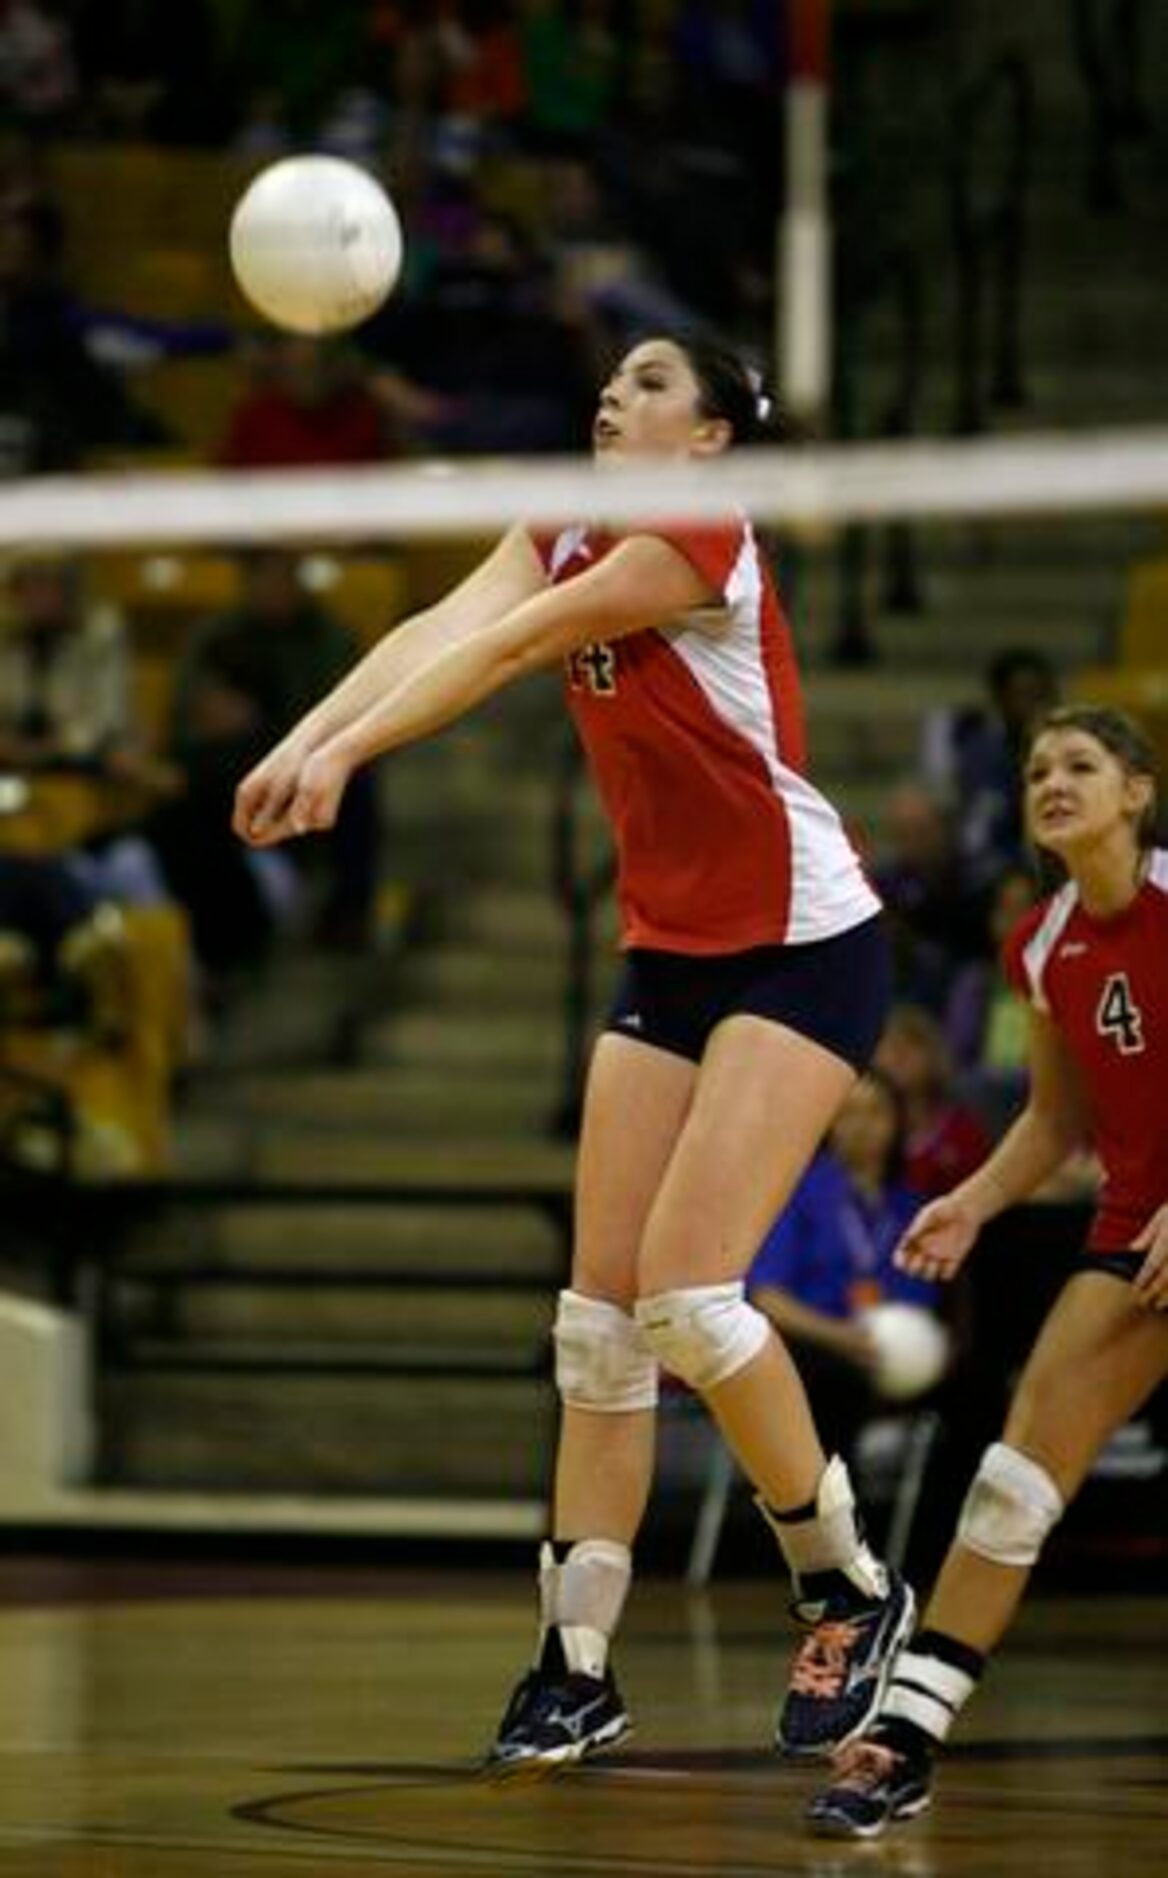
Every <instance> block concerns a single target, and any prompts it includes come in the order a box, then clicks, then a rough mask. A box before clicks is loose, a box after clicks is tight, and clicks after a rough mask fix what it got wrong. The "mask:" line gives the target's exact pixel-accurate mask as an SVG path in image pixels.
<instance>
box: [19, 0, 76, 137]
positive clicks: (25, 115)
mask: <svg viewBox="0 0 1168 1878" xmlns="http://www.w3.org/2000/svg"><path fill="white" fill-rule="evenodd" d="M76 97H77V71H76V64H75V60H74V56H73V40H72V34H71V32H70V29H69V26H68V24H67V23H66V21H65V20H63V19H61V17H60V15H59V13H58V12H56V11H49V10H48V9H46V8H45V7H42V6H38V5H37V4H36V0H0V105H2V106H3V110H4V113H5V115H6V116H7V117H10V118H14V119H15V120H16V122H17V123H20V124H25V125H27V126H29V128H30V129H37V130H46V129H49V128H52V127H54V126H56V125H57V124H59V123H60V121H61V119H62V118H64V117H66V116H67V114H68V112H69V110H70V109H71V107H72V106H73V104H74V103H75V101H76Z"/></svg>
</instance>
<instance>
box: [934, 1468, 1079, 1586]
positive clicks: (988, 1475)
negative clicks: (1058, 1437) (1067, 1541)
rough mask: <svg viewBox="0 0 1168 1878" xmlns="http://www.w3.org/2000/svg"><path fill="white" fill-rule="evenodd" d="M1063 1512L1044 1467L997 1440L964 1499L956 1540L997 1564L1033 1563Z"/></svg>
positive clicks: (1058, 1493) (1061, 1502)
mask: <svg viewBox="0 0 1168 1878" xmlns="http://www.w3.org/2000/svg"><path fill="white" fill-rule="evenodd" d="M1062 1510H1063V1496H1062V1494H1061V1493H1060V1492H1059V1490H1058V1487H1057V1486H1056V1484H1055V1482H1054V1481H1053V1480H1052V1479H1051V1477H1050V1475H1049V1474H1048V1473H1047V1471H1046V1469H1045V1467H1043V1466H1042V1465H1041V1463H1040V1462H1038V1461H1033V1460H1031V1458H1030V1456H1029V1455H1028V1454H1023V1453H1021V1452H1020V1451H1019V1449H1017V1448H1011V1447H1007V1445H1006V1443H1005V1442H1004V1441H995V1442H994V1443H993V1445H992V1447H988V1448H987V1449H986V1451H985V1453H984V1454H983V1455H982V1458H981V1465H980V1467H979V1468H978V1470H977V1473H976V1474H975V1475H974V1478H973V1483H972V1485H971V1486H970V1489H969V1492H968V1493H967V1494H966V1496H965V1503H964V1505H963V1506H962V1509H961V1517H960V1519H959V1520H958V1523H957V1537H958V1538H959V1539H960V1541H961V1543H962V1545H964V1546H967V1547H968V1548H969V1550H970V1551H971V1552H977V1553H978V1554H979V1555H980V1556H981V1557H982V1558H987V1559H991V1560H992V1561H993V1563H994V1564H996V1565H1033V1564H1034V1561H1035V1559H1036V1558H1037V1557H1038V1555H1039V1553H1040V1552H1041V1550H1042V1548H1043V1545H1044V1544H1045V1542H1046V1536H1047V1534H1048V1532H1049V1531H1050V1529H1051V1527H1052V1526H1053V1525H1054V1524H1055V1522H1056V1520H1057V1519H1058V1518H1059V1517H1060V1515H1061V1513H1062Z"/></svg>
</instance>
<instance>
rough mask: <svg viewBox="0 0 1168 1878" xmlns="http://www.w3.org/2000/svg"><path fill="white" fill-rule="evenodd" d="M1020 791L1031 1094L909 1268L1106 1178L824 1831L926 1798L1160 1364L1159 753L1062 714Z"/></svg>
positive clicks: (847, 1756)
mask: <svg viewBox="0 0 1168 1878" xmlns="http://www.w3.org/2000/svg"><path fill="white" fill-rule="evenodd" d="M1025 792H1026V806H1027V820H1028V824H1029V828H1030V832H1031V835H1032V838H1033V840H1034V841H1035V843H1036V844H1037V845H1038V846H1039V847H1040V848H1041V849H1043V850H1044V851H1046V852H1047V853H1048V854H1050V855H1051V856H1053V857H1055V858H1056V859H1057V860H1058V861H1059V862H1061V863H1062V867H1063V869H1064V870H1065V872H1066V875H1067V879H1066V883H1065V884H1064V885H1063V887H1062V888H1061V889H1060V890H1059V891H1058V892H1057V893H1055V894H1054V895H1053V897H1051V898H1050V899H1048V900H1046V901H1044V902H1043V903H1042V904H1041V905H1040V906H1038V907H1036V908H1035V909H1033V910H1032V911H1031V912H1030V913H1028V914H1027V915H1026V916H1025V918H1024V919H1023V920H1022V922H1021V924H1020V925H1019V926H1018V927H1017V928H1016V929H1015V931H1014V933H1013V934H1012V935H1011V937H1010V939H1009V940H1008V941H1007V945H1006V954H1005V958H1006V967H1007V971H1008V972H1009V974H1010V976H1011V978H1012V980H1013V982H1014V983H1015V985H1016V986H1017V987H1018V989H1019V990H1020V991H1021V992H1022V993H1023V994H1024V995H1025V997H1026V998H1027V999H1028V1000H1029V1003H1030V1006H1031V1013H1030V1025H1031V1029H1030V1078H1031V1093H1030V1097H1029V1101H1028V1104H1027V1107H1026V1109H1025V1111H1024V1112H1023V1114H1022V1115H1021V1116H1020V1118H1019V1119H1018V1121H1017V1122H1015V1124H1014V1126H1013V1127H1012V1128H1011V1129H1010V1130H1009V1132H1008V1133H1007V1134H1006V1136H1005V1137H1004V1139H1003V1140H1002V1141H1001V1143H1000V1144H999V1146H998V1147H997V1149H996V1150H995V1151H994V1153H993V1154H991V1155H990V1157H989V1158H988V1160H986V1161H985V1162H984V1163H983V1164H982V1166H981V1167H980V1168H979V1169H978V1170H977V1171H976V1172H975V1173H974V1174H972V1175H971V1176H970V1178H969V1179H967V1180H964V1181H962V1182H961V1184H960V1185H959V1186H957V1187H955V1188H954V1189H953V1191H952V1192H951V1193H949V1194H947V1195H945V1196H944V1197H943V1198H941V1199H938V1200H934V1201H933V1202H932V1203H931V1204H930V1205H929V1206H927V1207H925V1209H924V1210H923V1211H922V1212H921V1213H919V1214H918V1215H917V1218H916V1219H915V1221H914V1222H913V1224H912V1226H911V1228H910V1229H909V1231H908V1232H907V1233H906V1235H905V1237H904V1239H903V1241H902V1242H901V1245H900V1247H899V1248H898V1251H897V1255H896V1256H897V1260H898V1262H899V1263H900V1264H901V1265H903V1267H904V1269H905V1270H906V1271H909V1272H913V1273H915V1274H917V1275H918V1276H920V1277H922V1278H951V1277H952V1276H953V1274H954V1273H955V1272H956V1271H957V1270H958V1268H959V1267H960V1265H961V1263H962V1261H963V1259H964V1258H965V1256H966V1254H967V1253H968V1252H969V1251H970V1249H971V1247H972V1246H973V1244H974V1241H975V1240H976V1238H977V1235H978V1232H979V1230H980V1228H981V1227H982V1225H983V1224H984V1223H985V1221H986V1220H988V1219H991V1218H992V1217H993V1216H994V1214H995V1213H999V1212H1001V1211H1002V1210H1003V1209H1004V1208H1005V1207H1008V1206H1010V1205H1012V1204H1014V1203H1015V1202H1017V1201H1019V1200H1022V1199H1024V1198H1025V1197H1026V1195H1027V1194H1029V1193H1032V1192H1033V1191H1034V1190H1035V1188H1037V1187H1039V1186H1041V1184H1042V1183H1043V1181H1044V1180H1046V1179H1047V1178H1048V1177H1049V1175H1051V1174H1052V1173H1054V1171H1055V1170H1056V1168H1057V1167H1058V1166H1059V1165H1060V1163H1061V1161H1062V1160H1063V1159H1064V1158H1065V1156H1066V1155H1067V1154H1068V1153H1069V1152H1070V1151H1071V1150H1072V1149H1073V1148H1075V1147H1076V1146H1078V1145H1079V1144H1080V1142H1082V1141H1083V1140H1084V1139H1087V1140H1089V1141H1090V1142H1091V1144H1092V1145H1093V1147H1094V1149H1095V1151H1096V1153H1097V1155H1098V1157H1099V1160H1100V1161H1101V1163H1102V1166H1103V1171H1104V1179H1103V1185H1102V1189H1101V1192H1100V1197H1099V1204H1098V1207H1097V1210H1096V1212H1095V1215H1094V1218H1093V1220H1092V1224H1091V1229H1090V1232H1089V1234H1088V1238H1087V1244H1086V1249H1085V1251H1084V1252H1083V1254H1082V1258H1081V1263H1080V1269H1079V1270H1077V1271H1076V1272H1075V1273H1074V1274H1073V1276H1072V1277H1071V1278H1070V1279H1069V1280H1068V1281H1067V1284H1066V1285H1065V1287H1064V1288H1063V1290H1062V1292H1061V1293H1060V1295H1059V1297H1058V1299H1057V1300H1056V1302H1055V1304H1054V1305H1053V1307H1052V1309H1051V1312H1050V1315H1049V1316H1048V1318H1047V1321H1046V1323H1045V1325H1044V1326H1043V1329H1042V1331H1041V1332H1040V1334H1039V1337H1038V1340H1037V1342H1036V1344H1035V1347H1034V1350H1033V1352H1032V1354H1031V1356H1030V1359H1029V1362H1028V1363H1027V1365H1026V1368H1025V1370H1024V1371H1023V1374H1022V1377H1021V1379H1020V1381H1019V1384H1018V1388H1017V1391H1016V1393H1015V1395H1014V1399H1013V1402H1012V1403H1011V1406H1010V1410H1009V1413H1008V1416H1007V1419H1006V1427H1005V1431H1004V1433H1003V1437H1002V1439H1001V1441H998V1442H995V1443H994V1444H993V1445H992V1446H991V1447H989V1448H987V1450H986V1452H985V1454H984V1455H983V1457H982V1460H981V1463H980V1466H979V1468H978V1471H977V1473H976V1475H975V1477H974V1480H973V1484H972V1486H971V1487H970V1490H969V1493H968V1495H967V1497H966V1500H965V1504H964V1506H963V1508H962V1511H961V1515H960V1518H959V1520H958V1525H957V1533H956V1536H955V1538H954V1541H953V1544H952V1546H951V1547H950V1549H949V1553H948V1556H947V1557H946V1560H945V1563H944V1566H943V1568H942V1571H941V1574H940V1577H939V1579H938V1581H937V1585H936V1588H935V1590H934V1592H933V1595H932V1598H931V1600H930V1603H929V1606H928V1609H927V1610H926V1612H925V1616H924V1622H923V1626H922V1628H921V1629H920V1630H919V1631H918V1632H917V1634H916V1635H915V1636H914V1638H913V1640H912V1642H911V1643H910V1644H909V1645H908V1647H907V1648H906V1649H905V1650H904V1651H903V1652H902V1653H901V1655H900V1657H899V1659H898V1662H897V1664H896V1668H895V1669H894V1671H893V1675H892V1679H891V1681H890V1683H889V1686H888V1691H887V1693H886V1695H885V1696H884V1699H883V1701H882V1703H881V1706H880V1712H879V1715H878V1717H877V1719H876V1721H875V1722H874V1723H873V1725H872V1726H871V1728H870V1729H869V1730H868V1732H867V1733H866V1734H864V1735H863V1736H862V1737H860V1738H859V1739H857V1740H855V1741H853V1742H852V1743H851V1745H850V1746H848V1747H846V1748H845V1749H844V1750H843V1752H842V1754H841V1755H840V1757H839V1761H838V1764H837V1773H836V1779H835V1782H834V1784H833V1785H832V1786H831V1787H830V1788H829V1789H828V1790H827V1791H826V1792H825V1793H823V1794H821V1795H820V1796H819V1797H818V1798H817V1799H816V1800H814V1801H813V1802H812V1806H811V1813H810V1818H811V1823H812V1825H813V1827H814V1828H815V1829H816V1830H817V1831H819V1832H822V1833H824V1834H828V1835H839V1836H845V1837H862V1838H866V1837H871V1836H873V1835H875V1834H876V1833H878V1832H880V1831H882V1830H883V1828H884V1827H885V1826H886V1825H887V1824H888V1823H889V1821H890V1820H895V1819H904V1818H909V1817H911V1816H912V1815H914V1814H916V1813H919V1812H921V1811H922V1810H923V1808H924V1807H925V1806H927V1805H928V1803H929V1798H930V1784H931V1772H932V1761H933V1757H934V1754H935V1751H936V1749H937V1748H938V1747H939V1746H940V1744H941V1743H942V1742H943V1741H944V1740H945V1738H946V1736H947V1735H948V1732H949V1729H950V1727H951V1725H952V1723H953V1720H954V1718H955V1717H956V1715H957V1714H958V1713H959V1712H960V1710H961V1708H962V1707H963V1705H964V1703H965V1702H966V1700H967V1699H968V1697H969V1696H970V1695H971V1694H972V1693H973V1690H974V1687H975V1686H976V1683H977V1680H978V1677H979V1675H980V1673H981V1670H982V1667H983V1665H984V1662H985V1659H986V1656H987V1655H988V1653H989V1651H990V1650H992V1649H993V1648H994V1646H995V1645H996V1644H997V1643H998V1641H999V1639H1000V1638H1001V1636H1002V1635H1003V1633H1004V1632H1005V1630H1006V1627H1007V1625H1008V1624H1009V1622H1010V1619H1011V1618H1012V1617H1013V1614H1014V1611H1015V1609H1016V1607H1017V1605H1018V1602H1019V1599H1020V1598H1021V1596H1022V1593H1023V1591H1024V1589H1025V1587H1026V1583H1027V1580H1028V1578H1029V1575H1030V1571H1031V1568H1032V1567H1033V1565H1034V1563H1035V1561H1036V1560H1037V1558H1038V1556H1039V1552H1040V1550H1041V1548H1042V1544H1043V1541H1044V1540H1045V1538H1046V1535H1047V1533H1048V1532H1049V1531H1050V1528H1051V1527H1052V1526H1053V1525H1054V1523H1055V1521H1056V1520H1057V1519H1058V1518H1059V1517H1060V1515H1061V1513H1062V1512H1063V1509H1064V1507H1065V1506H1066V1504H1067V1502H1068V1501H1069V1500H1070V1499H1071V1498H1072V1496H1073V1495H1074V1494H1075V1492H1076V1491H1077V1489H1078V1488H1079V1486H1080V1485H1081V1484H1082V1482H1083V1480H1084V1478H1085V1477H1086V1475H1087V1473H1088V1472H1089V1470H1090V1467H1091V1465H1092V1462H1093V1461H1094V1460H1095V1458H1096V1456H1097V1455H1098V1454H1099V1452H1100V1450H1101V1449H1102V1448H1103V1446H1104V1444H1105V1443H1106V1442H1107V1440H1108V1439H1109V1437H1110V1436H1111V1435H1112V1434H1114V1432H1115V1431H1116V1429H1118V1428H1120V1427H1122V1426H1123V1424H1124V1423H1125V1422H1126V1421H1127V1420H1128V1419H1129V1418H1130V1417H1131V1416H1132V1415H1134V1414H1135V1413H1136V1412H1137V1411H1138V1410H1139V1409H1140V1407H1141V1406H1142V1404H1143V1403H1144V1402H1145V1401H1146V1400H1147V1399H1148V1397H1149V1396H1150V1395H1151V1393H1152V1391H1153V1390H1154V1389H1155V1388H1156V1386H1157V1384H1158V1383H1160V1382H1161V1381H1162V1380H1163V1378H1164V1376H1165V1375H1166V1374H1168V969H1166V967H1168V849H1164V848H1158V847H1156V846H1155V795H1156V783H1155V773H1154V763H1153V758H1152V754H1151V751H1150V749H1149V747H1148V745H1147V744H1146V742H1145V741H1144V739H1143V737H1142V735H1141V734H1140V733H1139V732H1138V731H1137V729H1136V728H1135V726H1134V725H1132V724H1131V723H1130V722H1129V721H1128V719H1126V718H1125V717H1123V716H1122V715H1120V714H1119V713H1117V712H1114V711H1109V710H1099V709H1092V708H1088V707H1083V708H1067V709H1062V710H1058V711H1054V712H1052V713H1050V714H1049V715H1048V716H1046V717H1045V718H1044V719H1043V720H1042V723H1041V724H1040V726H1039V728H1038V730H1037V733H1036V734H1035V736H1034V738H1033V741H1032V743H1031V747H1030V752H1029V757H1028V760H1027V765H1026V772H1025Z"/></svg>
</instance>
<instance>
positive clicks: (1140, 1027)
mask: <svg viewBox="0 0 1168 1878" xmlns="http://www.w3.org/2000/svg"><path fill="white" fill-rule="evenodd" d="M1095 1028H1096V1030H1097V1031H1098V1032H1099V1034H1100V1036H1101V1037H1110V1039H1111V1041H1112V1043H1114V1045H1115V1047H1116V1049H1117V1050H1120V1051H1122V1053H1123V1055H1124V1056H1135V1055H1137V1054H1138V1052H1139V1051H1140V1050H1142V1049H1143V1048H1144V1018H1143V1013H1142V1011H1141V1010H1140V1007H1139V1005H1138V1004H1137V1003H1136V1002H1135V999H1134V998H1133V997H1132V991H1131V986H1130V985H1129V984H1128V981H1127V973H1126V972H1112V974H1111V976H1110V978H1109V979H1108V980H1107V983H1106V984H1105V985H1104V987H1103V995H1102V997H1101V998H1100V1000H1099V1008H1098V1010H1097V1011H1096V1013H1095Z"/></svg>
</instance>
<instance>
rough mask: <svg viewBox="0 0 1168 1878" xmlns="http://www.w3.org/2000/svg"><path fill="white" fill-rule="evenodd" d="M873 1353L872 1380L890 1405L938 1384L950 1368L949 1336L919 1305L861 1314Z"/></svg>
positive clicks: (884, 1307)
mask: <svg viewBox="0 0 1168 1878" xmlns="http://www.w3.org/2000/svg"><path fill="white" fill-rule="evenodd" d="M864 1325H865V1328H866V1329H867V1331H868V1333H869V1335H870V1336H871V1338H872V1342H873V1344H874V1346H875V1350H876V1367H875V1372H874V1377H873V1380H874V1382H875V1385H876V1388H877V1390H878V1391H879V1393H880V1394H881V1395H883V1396H887V1397H888V1398H889V1400H890V1401H894V1402H908V1401H911V1400H912V1398H913V1396H918V1395H923V1394H924V1393H925V1391H926V1389H931V1388H933V1386H934V1384H936V1383H938V1382H940V1380H941V1378H942V1376H943V1375H944V1374H945V1371H946V1369H947V1367H948V1364H949V1348H950V1345H949V1332H948V1331H947V1330H946V1328H945V1326H944V1324H942V1323H941V1322H940V1320H939V1319H938V1318H936V1317H935V1316H934V1315H933V1313H932V1311H926V1310H925V1309H923V1307H922V1306H921V1305H919V1304H876V1305H873V1307H872V1309H871V1310H869V1311H865V1313H864Z"/></svg>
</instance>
